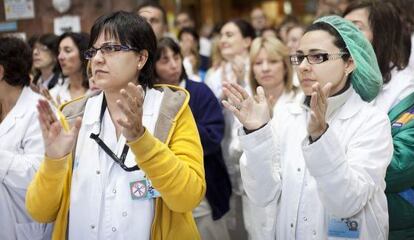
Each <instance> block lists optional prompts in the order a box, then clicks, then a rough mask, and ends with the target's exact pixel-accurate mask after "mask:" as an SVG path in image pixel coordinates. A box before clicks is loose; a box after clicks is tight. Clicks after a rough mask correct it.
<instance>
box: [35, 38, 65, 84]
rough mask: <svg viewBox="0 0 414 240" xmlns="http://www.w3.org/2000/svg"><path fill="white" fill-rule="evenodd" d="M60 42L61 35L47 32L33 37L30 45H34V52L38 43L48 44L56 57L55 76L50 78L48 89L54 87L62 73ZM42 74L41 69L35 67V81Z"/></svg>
mask: <svg viewBox="0 0 414 240" xmlns="http://www.w3.org/2000/svg"><path fill="white" fill-rule="evenodd" d="M58 42H59V37H58V36H56V35H55V34H53V33H46V34H43V35H40V36H35V37H33V38H31V43H29V44H30V46H31V47H32V52H33V50H34V45H35V44H36V43H40V44H42V45H44V46H46V47H47V48H48V49H49V50H50V52H51V53H52V56H53V58H55V60H56V63H55V66H54V67H53V77H52V79H51V80H50V82H49V84H48V89H51V88H52V87H54V86H55V85H56V83H57V82H58V80H59V75H60V73H61V69H60V65H59V64H58V62H57V56H58V54H59V51H58ZM40 76H41V72H40V70H39V69H35V75H34V77H33V83H34V84H37V81H38V80H39V78H40Z"/></svg>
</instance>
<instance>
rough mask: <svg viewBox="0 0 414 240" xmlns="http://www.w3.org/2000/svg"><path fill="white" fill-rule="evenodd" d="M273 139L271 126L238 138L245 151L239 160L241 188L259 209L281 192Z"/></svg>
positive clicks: (276, 154) (277, 196) (278, 153)
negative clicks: (242, 187)
mask: <svg viewBox="0 0 414 240" xmlns="http://www.w3.org/2000/svg"><path fill="white" fill-rule="evenodd" d="M240 131H243V130H240ZM275 138H276V136H275V134H274V133H273V131H272V122H270V123H268V124H267V125H266V126H264V127H263V128H261V129H259V130H257V131H255V132H253V133H250V134H248V135H242V136H240V144H241V147H242V149H243V151H244V153H243V155H242V157H241V159H240V171H241V175H242V181H243V186H244V189H245V191H246V193H247V196H248V197H249V199H251V200H252V202H253V203H255V204H256V205H258V206H267V205H268V204H270V203H271V202H273V201H277V199H278V198H279V196H280V193H281V190H282V181H281V166H280V151H279V148H278V147H277V145H276V141H275Z"/></svg>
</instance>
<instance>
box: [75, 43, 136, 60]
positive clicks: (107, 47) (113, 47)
mask: <svg viewBox="0 0 414 240" xmlns="http://www.w3.org/2000/svg"><path fill="white" fill-rule="evenodd" d="M99 50H101V53H102V54H103V55H108V54H111V53H114V52H119V51H139V49H137V48H133V47H129V46H125V45H121V44H104V45H102V46H101V47H100V48H94V47H91V48H89V49H88V50H86V51H85V53H84V54H83V55H84V57H85V59H86V60H90V59H92V58H93V57H95V55H96V53H98V51H99Z"/></svg>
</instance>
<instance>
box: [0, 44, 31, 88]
mask: <svg viewBox="0 0 414 240" xmlns="http://www.w3.org/2000/svg"><path fill="white" fill-rule="evenodd" d="M0 65H2V66H3V69H4V76H3V79H0V81H1V80H4V81H6V82H7V84H9V85H11V86H28V85H29V84H30V69H31V67H32V51H31V50H30V46H29V45H28V44H27V43H25V42H24V41H23V40H21V39H19V38H15V37H1V38H0Z"/></svg>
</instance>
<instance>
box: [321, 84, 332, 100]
mask: <svg viewBox="0 0 414 240" xmlns="http://www.w3.org/2000/svg"><path fill="white" fill-rule="evenodd" d="M331 89H332V83H330V82H328V83H327V84H325V86H323V88H322V92H323V94H324V96H325V98H328V97H329V96H330V95H331Z"/></svg>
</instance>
